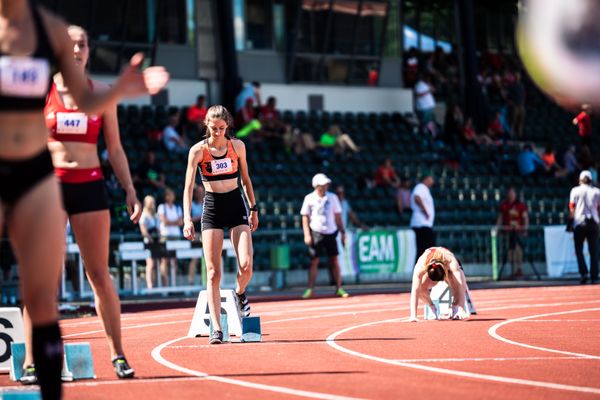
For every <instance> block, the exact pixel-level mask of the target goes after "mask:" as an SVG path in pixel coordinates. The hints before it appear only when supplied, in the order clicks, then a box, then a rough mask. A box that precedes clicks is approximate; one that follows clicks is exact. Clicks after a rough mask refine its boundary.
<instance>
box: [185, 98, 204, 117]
mask: <svg viewBox="0 0 600 400" xmlns="http://www.w3.org/2000/svg"><path fill="white" fill-rule="evenodd" d="M204 118H206V97H205V96H202V95H200V96H198V98H197V99H196V104H194V105H192V106H190V108H188V111H187V119H188V121H189V122H191V123H195V124H198V123H200V122H203V121H204Z"/></svg>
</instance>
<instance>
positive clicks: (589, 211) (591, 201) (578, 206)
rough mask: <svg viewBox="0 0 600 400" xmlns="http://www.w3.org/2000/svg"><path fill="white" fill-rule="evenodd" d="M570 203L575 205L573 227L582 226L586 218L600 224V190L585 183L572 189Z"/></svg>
mask: <svg viewBox="0 0 600 400" xmlns="http://www.w3.org/2000/svg"><path fill="white" fill-rule="evenodd" d="M569 203H572V204H574V205H575V212H574V216H573V225H574V226H577V225H580V224H582V223H583V222H584V221H585V220H586V218H593V219H594V221H596V223H599V222H600V218H599V216H598V206H600V189H598V188H596V187H593V186H592V185H588V184H585V183H582V184H580V185H579V186H575V187H574V188H573V189H571V195H570V196H569Z"/></svg>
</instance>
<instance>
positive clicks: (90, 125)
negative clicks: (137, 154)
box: [21, 26, 141, 384]
mask: <svg viewBox="0 0 600 400" xmlns="http://www.w3.org/2000/svg"><path fill="white" fill-rule="evenodd" d="M68 33H69V36H70V38H71V40H72V46H73V56H74V59H75V65H76V67H77V68H78V69H79V70H80V71H81V72H82V73H83V74H85V68H86V65H87V62H88V59H89V55H90V52H89V48H88V36H87V32H86V31H85V30H84V29H83V28H81V27H79V26H69V28H68ZM87 83H88V85H89V87H90V88H91V89H92V90H93V91H95V92H102V91H106V90H108V86H107V85H104V84H101V83H99V82H95V81H92V80H91V79H89V78H88V79H87ZM44 115H45V117H46V127H47V128H48V131H49V132H50V136H49V137H48V149H49V150H50V154H51V155H52V163H53V164H54V174H55V175H56V177H57V178H58V180H59V182H60V185H61V188H62V195H63V203H64V209H65V211H66V213H67V216H68V218H69V222H70V223H71V229H72V230H73V233H74V235H75V240H76V241H77V244H78V246H79V249H80V251H81V257H83V261H84V264H85V270H86V275H87V276H88V279H89V281H90V284H91V286H92V289H93V291H94V303H95V305H96V312H97V313H98V316H100V318H101V319H102V323H103V325H104V330H105V332H106V336H107V337H108V343H109V347H110V353H111V357H112V362H113V365H114V368H115V372H116V374H117V376H118V377H119V378H132V377H133V374H134V371H133V369H132V368H131V367H129V365H128V364H127V361H126V360H125V357H124V356H123V354H124V353H123V346H122V344H121V311H120V310H121V305H120V303H119V297H118V295H117V293H116V290H115V286H114V284H113V281H112V278H111V277H110V274H109V273H108V242H109V238H110V213H109V210H108V199H107V195H106V188H105V184H104V178H103V176H102V170H101V168H100V160H99V159H98V146H97V145H98V138H99V135H100V130H101V129H102V128H103V132H104V139H105V141H106V147H107V150H108V159H109V161H110V164H111V166H112V167H113V170H114V171H115V174H116V176H117V178H118V179H119V182H120V183H121V186H122V187H123V188H124V189H125V192H126V194H127V196H126V203H127V209H128V211H129V214H130V216H131V220H132V221H133V222H134V223H137V221H138V220H139V218H140V213H141V204H140V202H139V200H138V199H137V196H136V193H135V189H134V187H133V183H132V180H131V175H130V173H129V164H128V162H127V157H126V156H125V151H123V146H122V145H121V139H120V135H119V123H118V120H117V109H116V104H114V103H113V104H112V105H111V106H110V107H107V108H106V109H105V110H104V111H103V112H102V113H101V114H85V113H82V112H81V111H80V110H79V108H78V107H77V104H76V103H75V100H74V98H73V94H72V93H71V91H70V90H69V88H68V87H67V86H66V85H65V82H64V78H63V75H62V74H60V73H58V74H56V75H55V76H54V83H53V84H52V87H51V88H50V93H49V94H48V97H47V99H46V107H45V108H44ZM25 321H26V322H29V321H28V318H27V313H25ZM26 327H28V324H27V323H26ZM26 331H27V332H29V329H26ZM27 349H28V351H27V355H26V357H25V363H24V365H25V368H24V374H23V377H22V379H21V382H22V383H25V384H30V383H35V380H36V377H35V367H33V366H32V365H31V364H32V362H33V355H32V354H31V350H30V346H27Z"/></svg>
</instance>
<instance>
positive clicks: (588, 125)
mask: <svg viewBox="0 0 600 400" xmlns="http://www.w3.org/2000/svg"><path fill="white" fill-rule="evenodd" d="M573 124H575V125H577V127H578V128H579V136H581V137H582V138H585V137H590V136H592V118H590V115H589V114H588V113H587V110H584V111H582V112H581V113H579V115H578V116H576V117H575V119H574V120H573Z"/></svg>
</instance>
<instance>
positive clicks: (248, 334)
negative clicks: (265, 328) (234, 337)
mask: <svg viewBox="0 0 600 400" xmlns="http://www.w3.org/2000/svg"><path fill="white" fill-rule="evenodd" d="M241 341H242V342H260V341H261V332H260V317H245V318H242V338H241Z"/></svg>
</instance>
